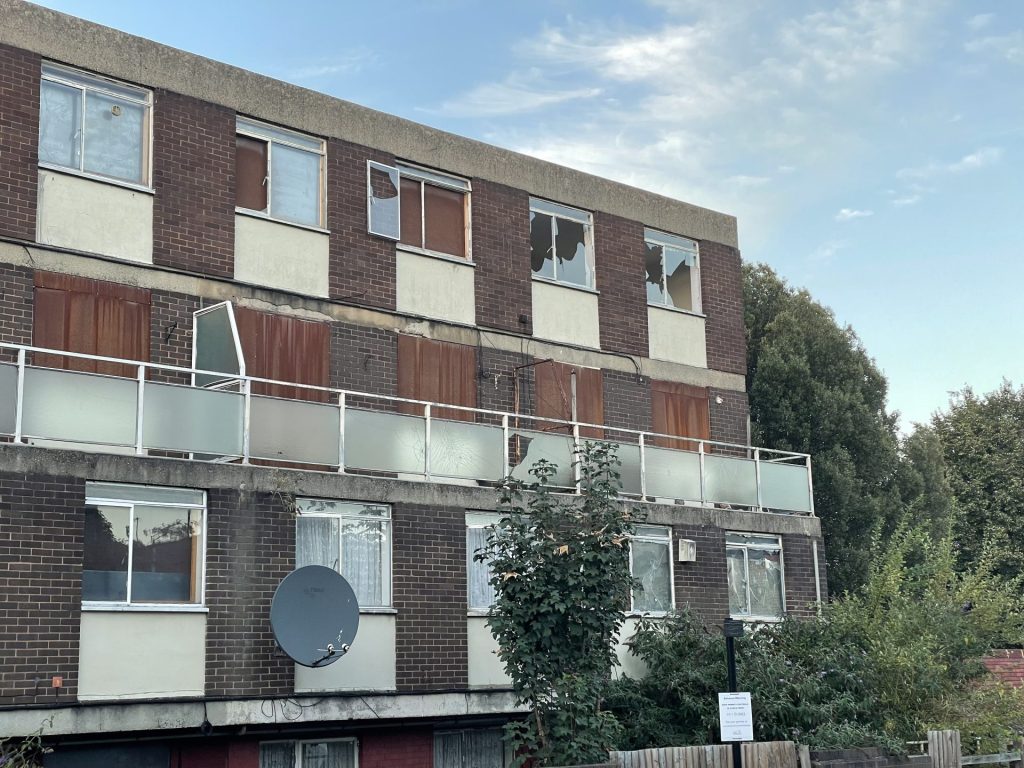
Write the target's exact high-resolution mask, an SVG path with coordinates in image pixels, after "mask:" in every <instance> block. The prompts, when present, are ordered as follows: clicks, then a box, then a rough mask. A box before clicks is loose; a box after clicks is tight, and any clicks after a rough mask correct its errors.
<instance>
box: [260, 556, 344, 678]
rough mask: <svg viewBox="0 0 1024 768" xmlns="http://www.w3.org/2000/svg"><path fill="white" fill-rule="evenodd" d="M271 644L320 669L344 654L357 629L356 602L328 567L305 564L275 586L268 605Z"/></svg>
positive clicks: (307, 664)
mask: <svg viewBox="0 0 1024 768" xmlns="http://www.w3.org/2000/svg"><path fill="white" fill-rule="evenodd" d="M270 626H271V627H272V628H273V630H274V638H275V639H276V640H277V644H278V645H280V646H281V650H283V651H284V652H285V653H286V654H287V655H288V656H289V657H290V658H291V659H292V660H293V661H294V662H296V663H297V664H301V665H302V666H304V667H326V666H327V665H328V664H333V663H334V662H336V661H337V660H338V659H340V658H341V657H342V656H344V655H345V654H346V653H348V650H349V647H350V646H351V645H352V641H353V640H354V639H355V637H356V631H357V630H358V629H359V601H358V600H356V593H355V592H354V591H353V590H352V587H351V586H350V585H349V583H348V582H347V581H346V580H345V577H344V576H342V575H341V574H340V573H338V572H337V571H335V570H334V569H332V568H326V567H324V566H322V565H307V566H306V567H305V568H299V569H297V570H294V571H292V572H291V573H289V574H288V575H287V576H285V577H284V580H283V581H282V582H281V583H280V584H279V585H278V586H277V591H276V592H274V600H273V602H271V604H270Z"/></svg>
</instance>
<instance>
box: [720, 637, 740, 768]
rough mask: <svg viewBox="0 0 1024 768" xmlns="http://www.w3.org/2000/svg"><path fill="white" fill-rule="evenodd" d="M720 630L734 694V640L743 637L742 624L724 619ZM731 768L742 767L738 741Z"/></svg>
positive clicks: (734, 745) (735, 744)
mask: <svg viewBox="0 0 1024 768" xmlns="http://www.w3.org/2000/svg"><path fill="white" fill-rule="evenodd" d="M722 629H723V631H724V634H725V659H726V663H727V664H728V667H729V693H736V638H737V637H743V622H742V621H740V620H739V619H726V620H725V622H724V623H723V624H722ZM732 766H733V768H742V766H743V755H742V752H741V751H740V743H739V742H738V741H734V742H733V743H732Z"/></svg>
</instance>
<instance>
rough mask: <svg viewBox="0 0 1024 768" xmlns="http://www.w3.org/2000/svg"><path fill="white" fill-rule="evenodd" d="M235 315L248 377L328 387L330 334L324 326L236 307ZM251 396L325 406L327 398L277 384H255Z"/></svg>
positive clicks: (306, 390) (317, 391)
mask: <svg viewBox="0 0 1024 768" xmlns="http://www.w3.org/2000/svg"><path fill="white" fill-rule="evenodd" d="M234 312H235V321H236V323H237V325H238V337H239V340H240V341H241V344H242V354H243V355H244V356H245V370H246V373H247V374H248V375H250V376H255V377H257V378H261V379H274V380H276V381H288V382H295V383H296V384H310V385H312V386H316V387H326V386H328V383H329V380H330V337H331V331H330V327H329V326H328V324H327V323H319V322H315V321H312V320H300V319H299V318H297V317H287V316H285V315H275V314H272V313H269V312H259V311H257V310H254V309H246V308H245V307H238V306H236V307H234ZM253 394H257V395H269V396H271V397H284V398H289V399H292V400H311V401H314V402H327V401H328V399H329V397H330V395H329V393H327V392H323V391H320V390H312V389H304V388H302V387H286V386H283V385H278V384H257V385H255V386H254V387H253Z"/></svg>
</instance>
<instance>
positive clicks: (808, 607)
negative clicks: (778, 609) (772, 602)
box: [782, 536, 828, 616]
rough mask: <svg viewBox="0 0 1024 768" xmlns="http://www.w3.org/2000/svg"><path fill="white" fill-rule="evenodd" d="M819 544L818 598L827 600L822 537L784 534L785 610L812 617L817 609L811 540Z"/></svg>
mask: <svg viewBox="0 0 1024 768" xmlns="http://www.w3.org/2000/svg"><path fill="white" fill-rule="evenodd" d="M815 541H817V544H818V578H819V579H820V587H821V597H822V599H823V600H827V599H828V578H827V574H826V572H825V545H824V544H822V542H821V539H817V540H814V539H810V538H808V537H807V536H783V537H782V558H783V567H784V570H785V574H786V613H789V614H792V615H794V616H813V615H814V614H815V613H816V612H817V602H818V593H817V590H816V588H815V582H814V542H815Z"/></svg>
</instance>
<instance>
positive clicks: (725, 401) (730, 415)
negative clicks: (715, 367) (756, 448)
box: [709, 388, 748, 445]
mask: <svg viewBox="0 0 1024 768" xmlns="http://www.w3.org/2000/svg"><path fill="white" fill-rule="evenodd" d="M709 395H710V397H711V439H712V440H719V441H721V442H723V443H737V444H739V445H746V444H747V412H748V411H747V393H746V392H736V391H734V390H731V389H715V388H712V389H711V390H710V392H709ZM718 398H721V399H722V402H721V403H720V404H719V403H718V402H717V400H718Z"/></svg>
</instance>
